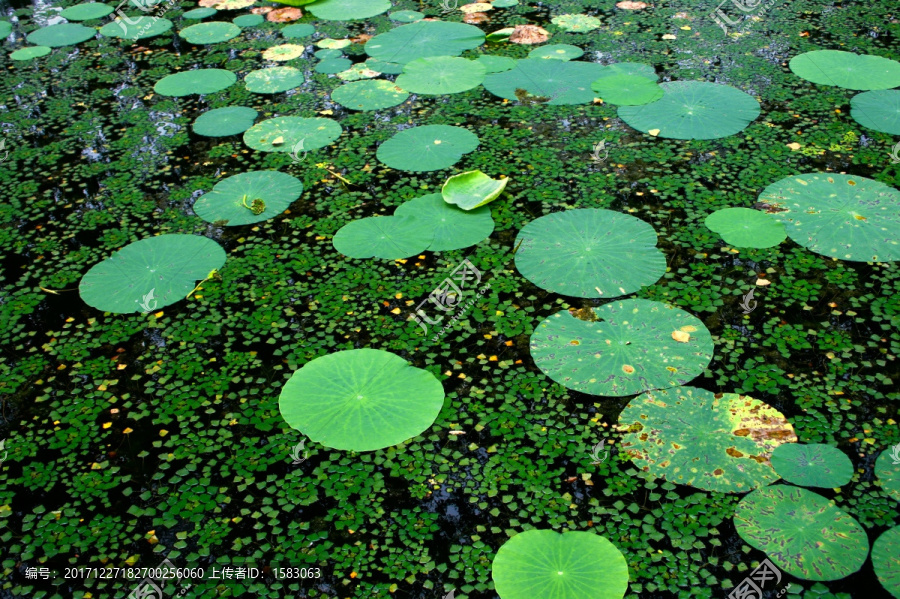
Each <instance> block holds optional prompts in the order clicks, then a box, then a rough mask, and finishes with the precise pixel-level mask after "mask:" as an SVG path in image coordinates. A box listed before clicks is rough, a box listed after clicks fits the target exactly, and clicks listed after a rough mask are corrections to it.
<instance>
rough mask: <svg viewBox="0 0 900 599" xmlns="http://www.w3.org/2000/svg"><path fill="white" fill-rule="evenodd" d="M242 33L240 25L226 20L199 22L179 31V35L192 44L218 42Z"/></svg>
mask: <svg viewBox="0 0 900 599" xmlns="http://www.w3.org/2000/svg"><path fill="white" fill-rule="evenodd" d="M240 34H241V28H240V27H238V26H237V25H235V24H234V23H225V22H224V21H212V22H210V23H198V24H196V25H191V26H190V27H186V28H185V29H182V30H181V31H179V32H178V35H180V36H181V37H182V38H184V39H185V40H187V41H188V42H190V43H192V44H218V43H219V42H227V41H228V40H230V39H233V38H236V37H237V36H239V35H240Z"/></svg>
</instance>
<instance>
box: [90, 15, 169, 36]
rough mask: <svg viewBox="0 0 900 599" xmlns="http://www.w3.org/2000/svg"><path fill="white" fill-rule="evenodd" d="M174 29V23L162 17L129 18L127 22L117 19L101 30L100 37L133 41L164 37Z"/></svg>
mask: <svg viewBox="0 0 900 599" xmlns="http://www.w3.org/2000/svg"><path fill="white" fill-rule="evenodd" d="M170 29H172V21H170V20H169V19H163V18H160V17H129V18H128V19H127V20H125V19H120V18H118V17H117V18H116V20H115V21H113V22H112V23H107V24H106V25H104V26H103V27H101V28H100V35H105V36H106V37H118V38H121V39H127V40H131V41H136V40H142V39H147V38H151V37H156V36H157V35H162V34H163V33H166V32H167V31H169V30H170Z"/></svg>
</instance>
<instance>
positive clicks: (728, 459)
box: [619, 386, 797, 493]
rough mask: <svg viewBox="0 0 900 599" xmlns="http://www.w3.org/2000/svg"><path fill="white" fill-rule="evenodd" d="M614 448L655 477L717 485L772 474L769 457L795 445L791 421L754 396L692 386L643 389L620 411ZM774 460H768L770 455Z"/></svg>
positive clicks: (729, 487)
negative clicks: (623, 432) (622, 432)
mask: <svg viewBox="0 0 900 599" xmlns="http://www.w3.org/2000/svg"><path fill="white" fill-rule="evenodd" d="M619 426H620V428H627V430H628V432H627V434H626V435H625V436H624V437H623V438H622V442H621V445H620V448H621V451H623V452H625V453H626V454H627V455H628V457H629V458H630V459H631V461H633V462H634V465H635V466H637V467H638V469H639V470H642V471H644V472H646V473H648V474H649V475H650V476H653V477H655V478H661V479H665V480H667V481H669V482H673V483H677V484H679V485H687V486H690V487H696V488H698V489H703V490H705V491H716V492H719V493H746V492H747V491H750V490H751V489H755V488H756V487H760V486H764V485H769V484H771V483H774V482H775V481H777V480H778V478H779V477H778V473H776V471H775V470H773V469H772V466H771V465H770V464H769V457H770V456H771V455H772V452H773V451H777V449H776V448H779V447H783V445H782V444H783V443H787V444H789V445H796V443H795V442H796V441H797V436H796V435H795V434H794V427H793V426H791V423H790V422H788V421H787V419H786V418H785V417H784V415H783V414H782V413H781V412H779V411H778V410H776V409H775V408H773V407H772V406H770V405H768V404H765V403H763V402H761V401H759V400H758V399H754V398H752V397H748V396H745V395H738V394H737V393H719V394H716V393H713V392H712V391H707V390H706V389H698V388H696V387H688V386H685V387H674V388H671V389H659V390H655V391H648V392H647V393H644V394H642V395H639V396H638V397H636V398H634V399H632V400H631V401H630V402H629V403H628V405H627V406H626V407H625V409H624V410H623V411H622V413H621V414H620V415H619ZM773 462H774V460H773Z"/></svg>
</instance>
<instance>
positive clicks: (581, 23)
mask: <svg viewBox="0 0 900 599" xmlns="http://www.w3.org/2000/svg"><path fill="white" fill-rule="evenodd" d="M550 22H551V23H553V24H554V25H556V26H557V27H559V28H560V29H562V30H563V31H571V32H572V33H586V32H588V31H593V30H594V29H599V28H600V27H602V26H603V21H601V20H600V19H598V18H597V17H592V16H589V15H557V16H555V17H553V18H552V19H550Z"/></svg>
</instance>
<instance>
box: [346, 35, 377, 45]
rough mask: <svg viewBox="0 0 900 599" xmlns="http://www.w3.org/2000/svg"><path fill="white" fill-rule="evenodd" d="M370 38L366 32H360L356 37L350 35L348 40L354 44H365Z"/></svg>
mask: <svg viewBox="0 0 900 599" xmlns="http://www.w3.org/2000/svg"><path fill="white" fill-rule="evenodd" d="M370 39H372V36H371V35H369V34H368V33H360V34H359V35H358V36H356V37H351V38H350V41H351V42H353V43H354V44H365V43H366V42H367V41H369V40H370Z"/></svg>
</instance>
